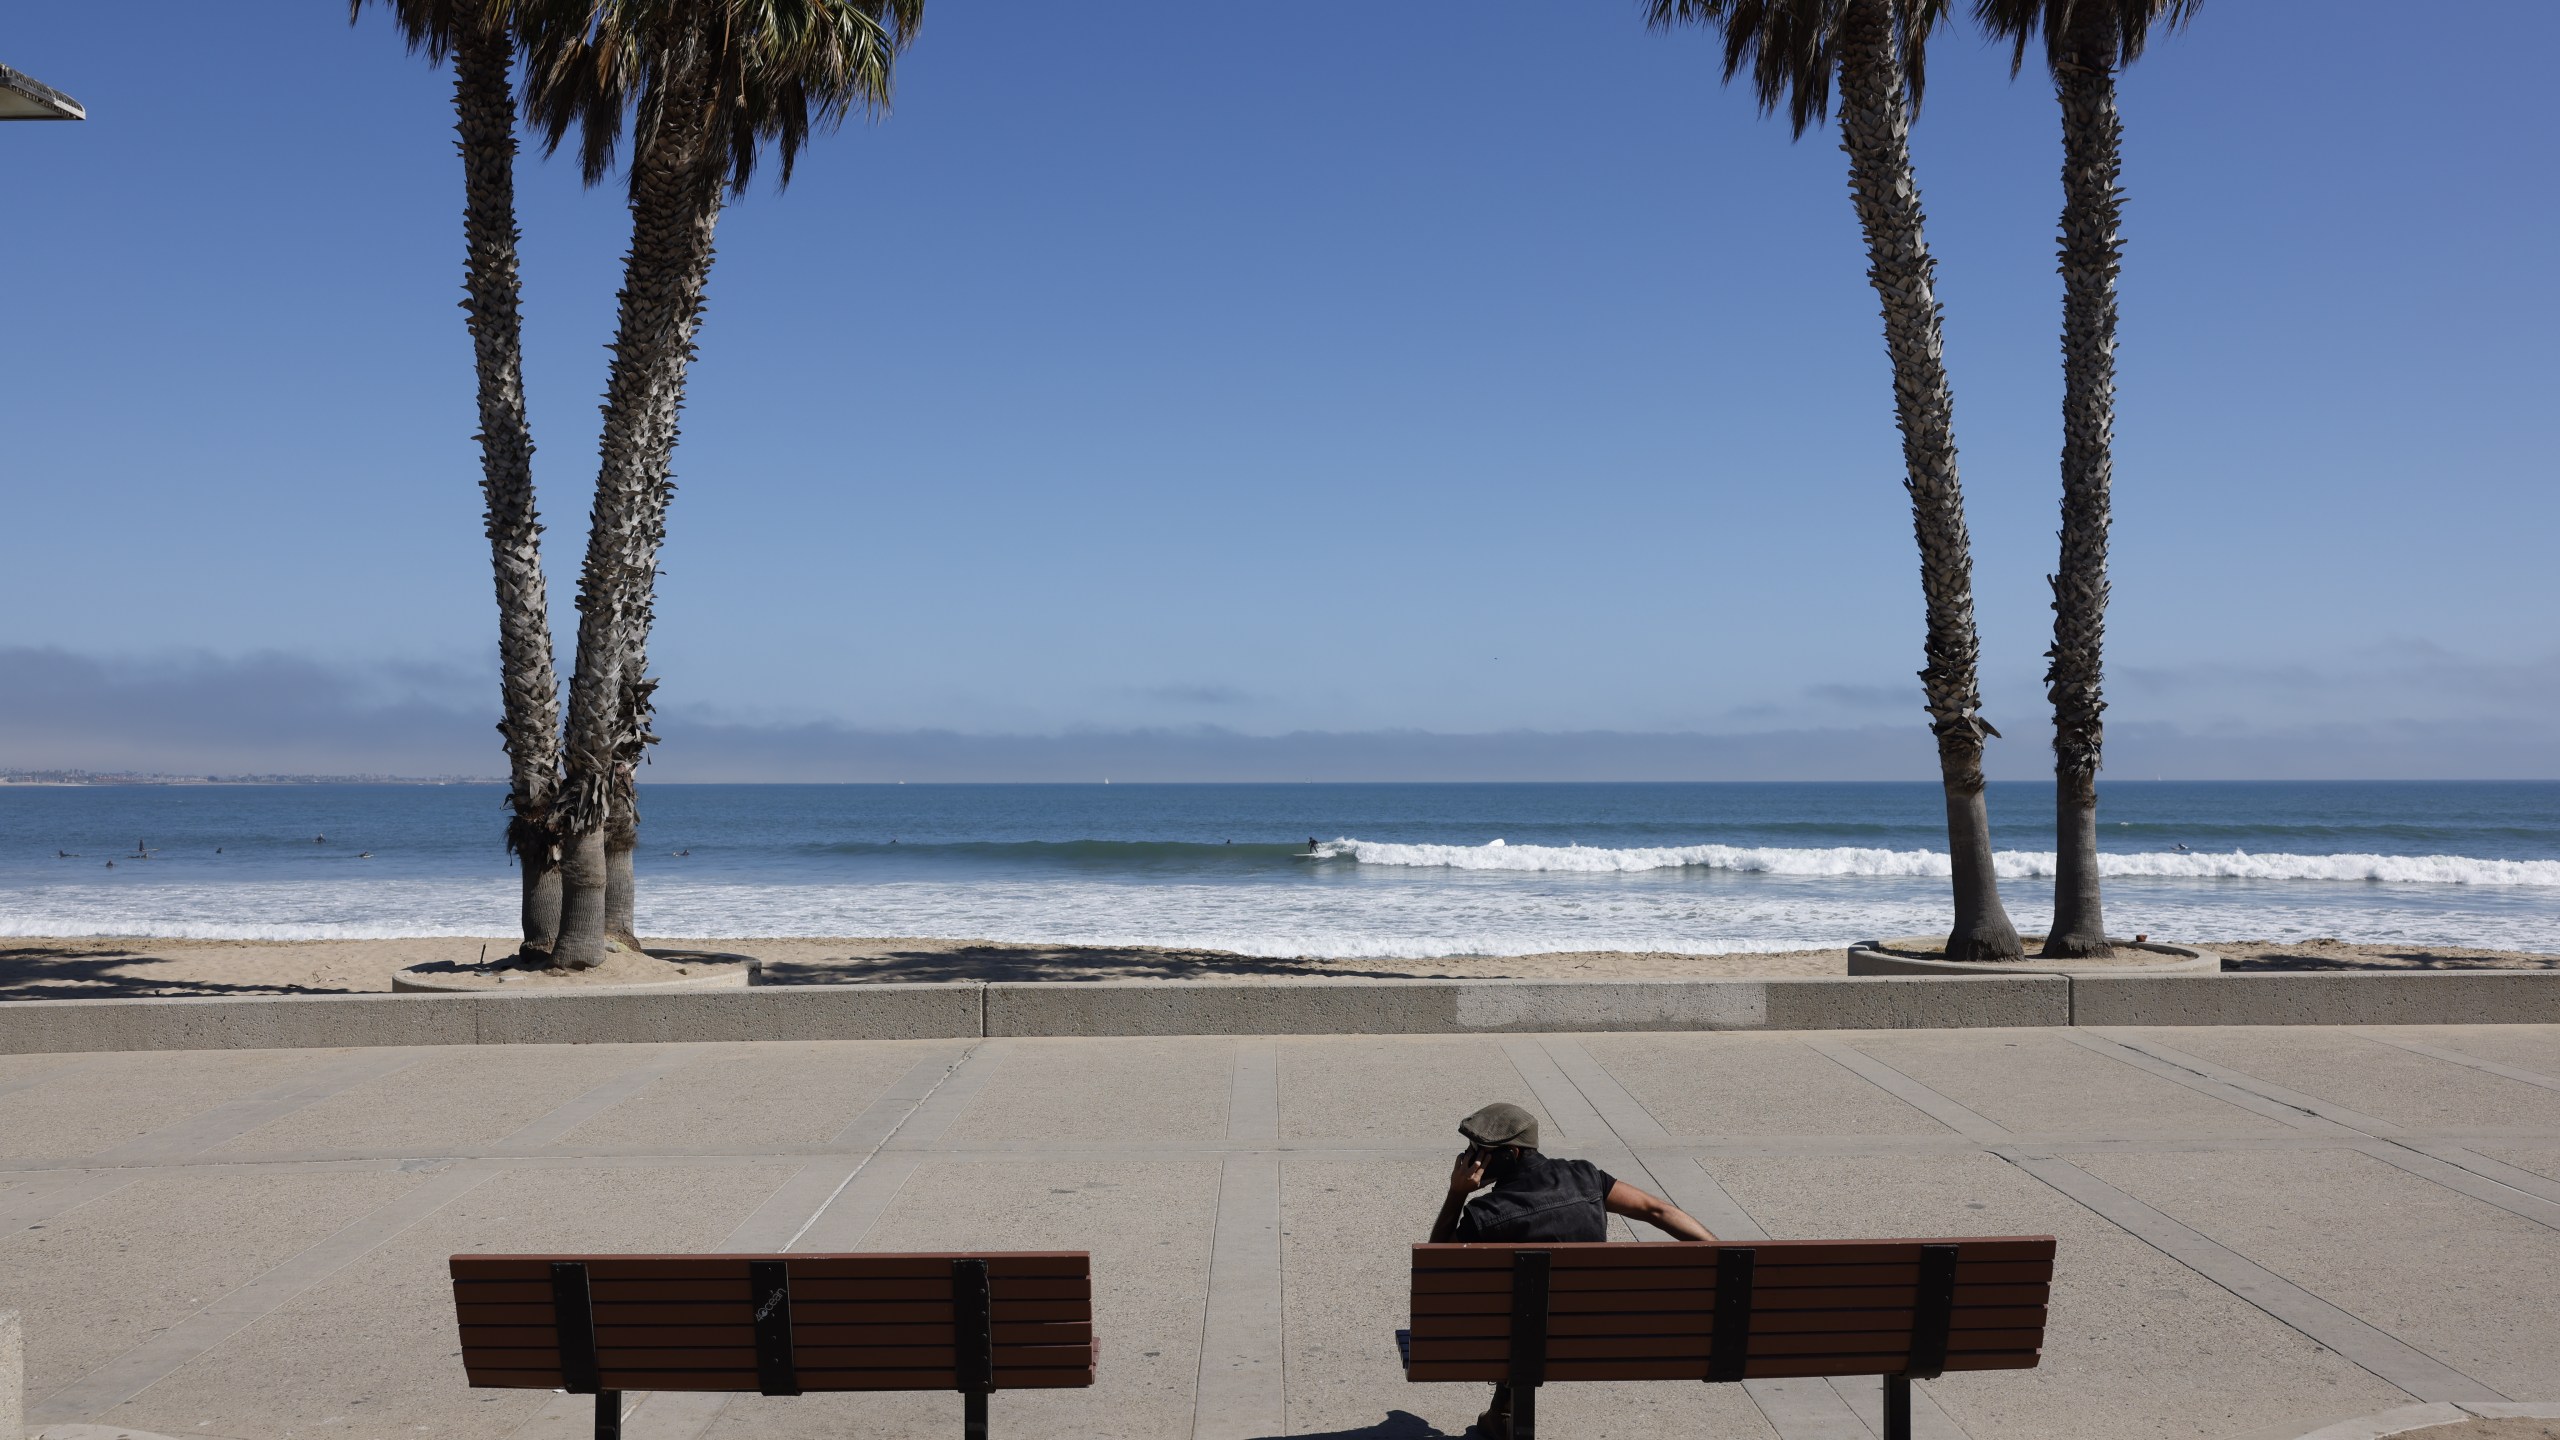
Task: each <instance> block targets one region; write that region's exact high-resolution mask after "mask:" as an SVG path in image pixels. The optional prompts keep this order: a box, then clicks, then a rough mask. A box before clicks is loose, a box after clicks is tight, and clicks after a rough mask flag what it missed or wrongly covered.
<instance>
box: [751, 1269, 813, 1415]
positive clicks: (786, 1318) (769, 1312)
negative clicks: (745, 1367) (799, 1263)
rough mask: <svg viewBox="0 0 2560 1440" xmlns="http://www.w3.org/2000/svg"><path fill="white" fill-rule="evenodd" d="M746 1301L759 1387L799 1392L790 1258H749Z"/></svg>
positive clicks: (771, 1391)
mask: <svg viewBox="0 0 2560 1440" xmlns="http://www.w3.org/2000/svg"><path fill="white" fill-rule="evenodd" d="M747 1303H748V1305H749V1306H750V1307H751V1308H752V1313H753V1315H754V1318H755V1327H756V1388H757V1389H759V1390H761V1391H763V1392H764V1393H765V1394H767V1395H797V1394H799V1393H800V1361H799V1357H798V1355H797V1354H796V1352H795V1351H794V1350H793V1348H792V1342H791V1266H790V1264H789V1262H787V1261H782V1260H750V1261H748V1262H747Z"/></svg>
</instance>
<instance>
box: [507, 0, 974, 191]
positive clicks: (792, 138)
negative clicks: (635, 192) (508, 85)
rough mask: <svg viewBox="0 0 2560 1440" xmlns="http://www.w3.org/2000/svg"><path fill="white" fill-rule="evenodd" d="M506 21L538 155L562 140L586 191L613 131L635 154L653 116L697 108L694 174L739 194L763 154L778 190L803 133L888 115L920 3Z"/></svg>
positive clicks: (771, 3) (849, 0) (621, 5)
mask: <svg viewBox="0 0 2560 1440" xmlns="http://www.w3.org/2000/svg"><path fill="white" fill-rule="evenodd" d="M519 14H520V16H521V17H523V20H524V22H525V23H524V25H523V28H522V30H521V33H522V36H523V39H524V42H525V47H526V54H527V62H528V63H527V72H526V85H525V115H526V120H527V122H528V123H529V124H531V125H532V126H533V128H534V129H535V130H536V132H537V133H539V134H540V135H541V137H542V141H543V145H544V149H545V152H546V153H549V152H552V151H556V150H557V149H558V148H559V147H560V146H561V145H562V144H563V143H565V142H566V141H567V139H568V137H569V135H570V134H571V133H572V132H575V133H576V134H577V136H578V156H579V168H580V171H581V173H582V174H583V175H584V176H585V177H586V180H587V183H589V184H591V185H592V184H595V183H597V182H599V181H601V180H602V179H603V178H604V177H605V176H606V175H608V174H610V173H612V170H613V168H614V160H615V155H616V152H617V150H618V148H619V146H620V143H621V140H622V135H623V131H624V128H625V127H626V126H628V127H629V129H630V131H631V134H632V137H633V141H634V143H635V144H638V145H643V146H645V145H646V144H647V143H648V137H649V136H650V135H651V134H653V133H655V132H656V129H657V126H658V124H659V122H660V121H661V119H663V118H664V116H665V114H666V107H667V106H669V105H670V104H683V105H689V106H690V105H700V106H703V107H706V113H704V114H703V115H702V116H701V117H700V118H701V119H703V120H704V121H705V122H706V126H705V135H706V142H705V143H706V151H705V154H704V155H703V156H702V161H703V163H704V164H706V165H708V166H711V167H713V168H715V169H716V170H718V171H719V172H720V173H721V174H722V175H723V176H724V178H725V180H726V183H727V184H728V185H729V186H730V188H731V189H733V190H743V189H745V188H746V185H747V183H748V181H749V180H750V179H751V178H753V176H754V174H755V172H756V169H757V166H758V163H759V161H760V160H761V158H762V156H763V154H764V152H765V150H766V148H767V147H768V146H769V147H771V149H772V150H773V152H774V154H775V157H776V159H777V160H779V162H780V164H781V177H780V179H781V183H782V184H785V185H787V184H789V183H790V181H791V174H792V170H793V167H794V165H795V163H796V162H797V161H798V159H799V155H800V150H801V147H803V146H804V145H806V144H807V143H808V140H809V137H810V136H811V135H812V134H814V133H816V132H819V131H823V130H830V129H833V128H835V127H836V126H838V125H841V124H842V123H843V122H844V118H845V117H846V116H847V115H848V114H851V113H852V112H853V111H854V110H856V109H859V110H862V111H864V112H866V113H870V112H877V111H880V110H884V109H886V108H887V107H888V104H889V98H890V93H891V88H892V82H893V79H894V76H895V68H896V62H897V56H898V54H899V53H900V52H901V51H903V50H904V49H905V48H906V47H907V46H908V45H909V44H911V43H913V41H914V38H915V32H916V27H917V25H918V24H920V23H921V22H922V21H923V19H924V0H521V4H520V6H519ZM697 85H698V86H699V87H700V88H699V89H698V90H692V89H691V88H690V87H694V86H697ZM679 87H684V88H687V89H688V91H689V93H687V94H686V95H685V96H684V97H683V98H681V99H678V98H676V97H675V96H674V91H675V90H676V89H678V88H679Z"/></svg>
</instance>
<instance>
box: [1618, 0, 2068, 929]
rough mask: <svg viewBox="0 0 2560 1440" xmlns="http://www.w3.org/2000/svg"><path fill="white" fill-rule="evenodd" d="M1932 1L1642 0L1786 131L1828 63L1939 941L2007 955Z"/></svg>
mask: <svg viewBox="0 0 2560 1440" xmlns="http://www.w3.org/2000/svg"><path fill="white" fill-rule="evenodd" d="M1943 8H1944V0H1647V10H1648V14H1649V18H1650V19H1651V21H1652V23H1653V24H1654V25H1655V26H1656V27H1658V28H1668V27H1670V26H1673V25H1677V24H1680V23H1682V22H1697V23H1702V24H1707V25H1712V26H1715V27H1717V28H1718V29H1719V30H1721V32H1722V33H1723V37H1724V78H1725V79H1726V80H1728V81H1730V80H1731V79H1733V77H1734V76H1735V75H1737V74H1740V73H1741V72H1742V71H1743V70H1744V69H1745V68H1748V69H1749V70H1750V72H1751V82H1752V89H1753V91H1754V92H1755V94H1756V97H1757V99H1758V100H1759V102H1760V108H1761V109H1762V110H1763V111H1775V110H1777V109H1778V108H1779V107H1780V106H1782V105H1783V106H1784V107H1785V108H1786V110H1787V115H1788V119H1789V120H1790V121H1791V122H1792V123H1793V125H1794V127H1795V133H1796V134H1797V135H1798V136H1802V135H1803V134H1804V132H1805V131H1806V130H1807V129H1808V128H1810V127H1811V126H1813V125H1815V124H1818V123H1820V122H1821V121H1822V119H1823V118H1824V116H1825V115H1826V114H1827V112H1828V111H1829V109H1830V103H1831V82H1832V77H1833V74H1834V72H1835V71H1836V72H1837V74H1838V77H1839V84H1840V148H1841V149H1842V150H1844V151H1846V152H1847V153H1848V156H1849V194H1850V198H1851V199H1852V200H1853V201H1854V202H1855V204H1856V207H1857V212H1858V223H1859V225H1860V227H1861V228H1862V229H1863V230H1864V231H1865V232H1866V240H1867V262H1868V269H1867V279H1868V280H1869V281H1870V282H1872V283H1873V284H1874V286H1875V291H1876V296H1877V298H1878V299H1879V300H1880V301H1882V302H1883V307H1884V339H1885V350H1886V352H1887V353H1888V354H1889V355H1890V356H1891V357H1892V360H1893V407H1894V420H1895V423H1896V425H1897V426H1898V428H1899V429H1900V430H1901V432H1902V463H1903V471H1904V481H1903V485H1904V488H1905V489H1906V490H1908V491H1909V492H1910V495H1911V523H1912V530H1913V532H1914V534H1915V535H1916V537H1917V538H1918V540H1919V543H1920V589H1921V594H1922V596H1923V598H1924V599H1925V600H1926V602H1927V612H1928V637H1927V642H1926V655H1927V659H1928V665H1927V668H1925V669H1923V670H1922V671H1921V672H1920V683H1921V686H1922V688H1923V690H1924V691H1925V693H1926V698H1927V702H1928V709H1929V716H1930V729H1931V731H1932V732H1933V733H1934V734H1935V735H1936V736H1937V740H1938V772H1939V776H1940V779H1941V781H1942V782H1943V784H1944V786H1945V790H1946V803H1947V851H1948V854H1949V857H1950V859H1951V860H1952V868H1953V871H1954V882H1955V884H1954V889H1955V925H1954V928H1953V929H1952V930H1951V931H1950V932H1949V934H1948V936H1947V947H1946V956H1947V958H1948V959H1950V960H2015V959H2018V958H2021V957H2022V956H2023V955H2024V954H2025V953H2026V951H2025V947H2024V946H2023V945H2022V944H2020V943H2019V940H2018V931H2017V927H2015V926H2013V925H2011V924H2010V923H2009V915H2008V912H2007V911H2006V910H2004V909H2002V908H2001V905H2000V885H1999V880H1998V877H1997V876H1996V875H1994V874H1993V871H1992V859H1991V821H1990V814H1989V811H1988V809H1987V808H1986V807H1985V805H1984V803H1983V794H1982V791H1983V778H1982V748H1983V742H1984V740H1985V739H1986V738H1991V737H1997V736H1998V735H1999V733H2000V732H1999V731H1997V730H1994V729H1993V728H1991V723H1990V722H1989V721H1987V720H1985V719H1983V718H1982V714H1981V710H1982V693H1981V685H1980V681H1979V679H1978V678H1977V675H1976V662H1977V652H1978V648H1979V647H1978V642H1977V641H1976V639H1975V635H1974V625H1973V542H1972V539H1971V537H1970V536H1969V535H1968V534H1967V533H1966V530H1965V521H1964V488H1963V485H1962V483H1961V482H1960V480H1959V479H1958V476H1957V472H1956V444H1955V430H1954V419H1955V414H1954V412H1955V400H1954V395H1953V393H1952V392H1951V391H1950V390H1949V389H1948V386H1947V371H1946V363H1945V348H1944V345H1943V343H1942V338H1941V333H1940V315H1939V310H1938V300H1937V290H1936V282H1935V277H1936V270H1937V267H1936V264H1935V262H1933V261H1932V260H1931V259H1930V258H1929V245H1928V240H1927V238H1926V237H1925V236H1924V235H1923V233H1922V220H1923V217H1922V215H1921V210H1920V186H1919V182H1918V181H1917V179H1916V178H1915V177H1914V176H1913V174H1912V169H1911V146H1910V137H1911V110H1912V107H1913V106H1915V105H1917V103H1918V102H1919V98H1920V92H1921V82H1922V78H1923V75H1924V73H1925V72H1924V70H1923V59H1924V55H1925V46H1926V43H1927V40H1928V36H1929V31H1930V30H1931V29H1932V28H1933V27H1934V26H1935V24H1936V22H1937V20H1938V18H1939V16H1940V14H1941V13H1942V11H1943Z"/></svg>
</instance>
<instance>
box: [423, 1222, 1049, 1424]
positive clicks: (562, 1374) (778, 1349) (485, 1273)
mask: <svg viewBox="0 0 2560 1440" xmlns="http://www.w3.org/2000/svg"><path fill="white" fill-rule="evenodd" d="M452 1272H453V1303H454V1310H455V1312H456V1315H457V1318H458V1319H459V1320H460V1322H461V1326H462V1363H463V1368H464V1369H465V1370H466V1371H468V1372H469V1374H470V1377H471V1383H472V1384H473V1385H478V1386H499V1387H508V1388H515V1389H533V1390H553V1389H566V1390H569V1391H571V1392H572V1393H577V1394H586V1393H591V1392H595V1391H599V1390H602V1391H614V1390H727V1391H760V1392H762V1393H764V1394H768V1395H794V1394H798V1393H800V1392H802V1391H805V1390H964V1391H978V1392H983V1391H987V1390H1024V1389H1049V1388H1058V1387H1065V1386H1078V1385H1090V1384H1092V1383H1093V1356H1094V1350H1093V1291H1092V1262H1091V1257H1090V1256H1088V1255H1087V1254H1086V1253H1085V1252H1083V1251H1080V1250H1075V1251H1030V1252H1025V1251H1016V1252H1010V1253H1002V1252H999V1253H981V1254H940V1255H912V1254H911V1255H456V1256H454V1257H453V1259H452Z"/></svg>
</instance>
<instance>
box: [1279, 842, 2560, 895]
mask: <svg viewBox="0 0 2560 1440" xmlns="http://www.w3.org/2000/svg"><path fill="white" fill-rule="evenodd" d="M1321 853H1322V854H1324V855H1326V856H1328V857H1331V858H1336V859H1348V860H1353V861H1357V862H1358V863H1360V864H1363V865H1395V866H1406V867H1415V868H1430V869H1443V870H1507V871H1534V872H1546V873H1566V874H1571V873H1579V874H1589V875H1610V874H1617V875H1624V874H1633V873H1637V872H1641V871H1648V870H1692V869H1694V870H1727V871H1732V872H1734V873H1736V874H1744V875H1802V876H1819V877H1839V876H1862V875H1873V876H1896V877H1904V876H1930V875H1944V874H1946V873H1947V872H1948V861H1947V857H1946V855H1945V854H1944V853H1943V852H1940V851H1936V850H1878V849H1866V848H1860V847H1855V846H1833V847H1828V848H1823V849H1789V848H1785V847H1775V846H1735V845H1672V846H1636V847H1624V848H1617V847H1608V846H1598V845H1509V844H1505V843H1504V842H1502V841H1500V840H1495V841H1491V842H1489V843H1487V844H1483V845H1397V844H1390V843H1386V842H1382V841H1375V840H1352V839H1342V840H1335V841H1333V842H1331V843H1330V844H1327V845H1325V846H1323V847H1321ZM1992 858H1993V862H1994V864H1995V865H1996V866H1997V867H1998V870H1999V873H2000V877H2001V878H2002V879H2004V880H2024V879H2042V878H2048V877H2050V876H2052V874H2053V873H2054V855H2053V852H2051V851H2049V850H2003V851H2001V852H1999V853H1998V854H1997V855H1995V856H1994V857H1992ZM2098 871H2099V873H2100V874H2101V875H2106V876H2129V877H2153V878H2159V879H2175V880H2333V881H2368V882H2380V883H2390V884H2405V885H2549V886H2560V860H2481V859H2474V858H2472V857H2470V856H2467V855H2291V854H2272V855H2252V854H2249V853H2248V852H2246V851H2242V850H2231V851H2225V852H2219V853H2205V852H2187V851H2147V852H2141V853H2136V854H2131V855H2105V854H2102V855H2100V856H2099V857H2098Z"/></svg>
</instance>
